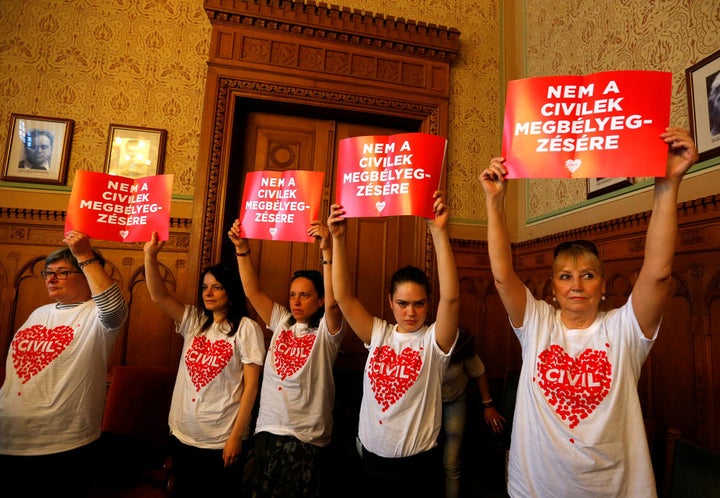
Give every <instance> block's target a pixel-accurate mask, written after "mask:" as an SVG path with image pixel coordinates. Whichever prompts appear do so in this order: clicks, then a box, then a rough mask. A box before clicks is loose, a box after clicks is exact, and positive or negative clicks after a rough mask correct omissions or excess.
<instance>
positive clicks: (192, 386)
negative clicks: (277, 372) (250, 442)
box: [144, 232, 265, 498]
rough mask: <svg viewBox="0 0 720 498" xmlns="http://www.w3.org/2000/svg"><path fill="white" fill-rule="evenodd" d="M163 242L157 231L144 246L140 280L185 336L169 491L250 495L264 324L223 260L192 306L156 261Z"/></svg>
mask: <svg viewBox="0 0 720 498" xmlns="http://www.w3.org/2000/svg"><path fill="white" fill-rule="evenodd" d="M164 245H165V242H158V236H157V233H155V232H153V234H152V239H151V240H150V241H148V242H147V243H145V248H144V251H145V279H146V282H147V288H148V292H149V293H150V298H151V299H152V301H153V302H154V303H156V304H157V305H158V306H160V308H161V309H162V310H163V311H164V312H165V314H167V315H168V316H169V317H170V318H172V319H173V320H174V321H175V323H176V325H177V333H178V334H180V335H181V336H182V337H183V348H182V356H181V360H180V367H179V369H178V373H177V378H176V380H175V388H174V389H173V395H172V402H171V405H170V415H169V426H170V432H171V434H172V436H173V439H172V440H173V448H172V454H173V475H174V476H175V482H174V495H173V496H177V497H181V498H184V497H196V496H211V495H214V494H216V493H217V494H220V493H222V494H223V495H226V496H250V494H249V493H246V490H244V489H243V469H244V465H245V462H246V457H247V453H248V452H247V445H246V444H245V440H247V439H248V437H249V436H250V426H251V422H252V410H253V406H254V404H255V398H256V396H257V393H258V386H259V384H260V373H261V369H262V364H263V360H264V358H265V343H264V340H263V335H262V329H261V328H260V326H259V325H258V324H257V322H255V321H254V320H252V319H250V318H249V316H248V306H247V301H246V299H245V293H244V292H243V287H242V284H241V283H240V279H239V278H238V275H237V270H235V269H232V268H229V267H227V266H225V265H223V264H217V265H214V266H211V267H210V268H207V269H206V270H205V271H203V272H202V274H201V275H200V281H201V284H200V286H199V288H198V300H197V302H198V303H199V304H198V306H197V307H196V306H191V305H186V304H183V303H181V302H180V301H179V300H178V299H176V298H175V297H174V296H172V295H171V294H170V293H169V292H168V290H167V287H165V283H164V281H163V279H162V277H161V275H160V269H159V265H158V259H157V256H158V253H159V251H160V250H161V248H162V247H163V246H164Z"/></svg>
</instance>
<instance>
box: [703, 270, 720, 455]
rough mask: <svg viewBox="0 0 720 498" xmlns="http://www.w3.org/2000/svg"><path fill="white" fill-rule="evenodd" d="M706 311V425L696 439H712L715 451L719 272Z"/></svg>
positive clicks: (718, 436) (719, 403) (719, 393)
mask: <svg viewBox="0 0 720 498" xmlns="http://www.w3.org/2000/svg"><path fill="white" fill-rule="evenodd" d="M706 295H707V299H706V304H707V307H706V309H707V312H706V315H705V316H704V317H703V324H704V325H705V326H704V327H703V329H702V334H703V336H704V341H705V343H706V344H707V349H708V353H707V357H708V361H707V371H706V372H705V373H704V375H702V376H701V378H702V379H703V380H704V381H705V382H706V385H707V387H705V392H706V399H707V413H708V422H707V426H706V427H705V428H703V429H702V430H701V431H700V432H699V434H698V436H699V437H698V440H706V441H712V442H713V445H712V448H714V449H715V450H716V451H717V450H718V448H720V422H718V418H720V272H716V273H715V274H714V276H713V278H712V279H711V280H710V284H709V285H708V289H707V293H706Z"/></svg>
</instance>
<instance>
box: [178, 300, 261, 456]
mask: <svg viewBox="0 0 720 498" xmlns="http://www.w3.org/2000/svg"><path fill="white" fill-rule="evenodd" d="M203 321H204V317H202V319H201V318H199V316H198V308H195V307H193V306H185V313H184V315H183V319H182V322H181V323H180V324H178V326H177V333H178V334H180V335H182V336H183V350H182V356H181V359H180V366H179V368H178V373H177V378H176V379H175V388H174V389H173V395H172V403H171V405H170V415H169V419H168V420H169V424H170V432H171V433H172V434H173V435H174V436H175V437H176V438H178V439H179V440H180V441H182V442H183V443H185V444H187V445H190V446H195V447H197V448H208V449H222V448H223V447H224V446H225V443H226V442H227V440H228V438H229V437H230V433H231V432H232V427H233V424H234V423H235V419H236V418H237V412H238V408H239V406H240V397H241V396H242V392H243V386H244V384H243V365H244V364H249V363H254V364H256V365H262V364H263V359H264V357H265V342H264V339H263V334H262V329H261V328H260V325H258V324H257V323H256V322H255V321H253V320H251V319H250V318H247V317H243V318H242V320H240V325H239V327H238V330H237V332H235V334H234V335H233V336H232V337H228V333H229V332H230V325H229V324H228V323H227V322H223V323H220V324H218V323H213V324H212V325H211V326H210V327H209V328H208V329H206V330H204V331H203V332H199V331H200V327H201V326H202V322H203ZM248 435H249V433H247V434H245V436H248Z"/></svg>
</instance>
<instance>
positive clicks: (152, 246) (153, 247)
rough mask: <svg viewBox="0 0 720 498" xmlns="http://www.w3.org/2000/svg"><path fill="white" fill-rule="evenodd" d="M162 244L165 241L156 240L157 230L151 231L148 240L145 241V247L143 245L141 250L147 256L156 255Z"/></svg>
mask: <svg viewBox="0 0 720 498" xmlns="http://www.w3.org/2000/svg"><path fill="white" fill-rule="evenodd" d="M164 245H165V241H164V240H163V241H158V234H157V232H153V233H152V236H151V237H150V240H148V241H147V242H145V247H143V251H144V252H145V255H147V256H152V257H157V255H158V253H159V252H160V249H162V248H163V246H164Z"/></svg>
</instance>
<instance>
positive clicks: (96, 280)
mask: <svg viewBox="0 0 720 498" xmlns="http://www.w3.org/2000/svg"><path fill="white" fill-rule="evenodd" d="M63 241H64V242H65V243H66V244H67V246H68V248H69V249H70V252H72V253H73V256H75V259H77V262H78V265H82V266H80V269H81V270H82V272H83V273H84V274H85V278H86V279H87V282H88V286H89V287H90V293H91V294H92V295H93V296H96V295H98V294H100V293H101V292H103V291H105V290H107V289H109V288H110V286H111V285H112V284H113V279H112V278H110V275H108V274H107V272H106V271H105V268H104V267H103V265H101V264H99V263H100V262H99V261H97V260H96V258H95V253H94V252H93V249H92V246H91V245H90V237H88V236H87V235H86V234H84V233H83V232H80V231H77V230H71V231H70V232H68V233H66V234H65V238H64V239H63ZM96 261H97V262H96ZM88 262H90V263H88Z"/></svg>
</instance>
